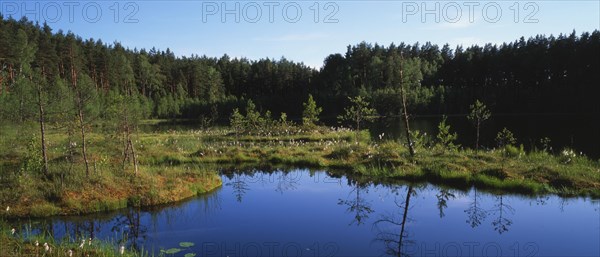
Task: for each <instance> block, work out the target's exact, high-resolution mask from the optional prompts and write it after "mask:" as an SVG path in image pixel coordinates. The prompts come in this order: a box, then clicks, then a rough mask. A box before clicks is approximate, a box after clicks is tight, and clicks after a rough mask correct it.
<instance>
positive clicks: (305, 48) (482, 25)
mask: <svg viewBox="0 0 600 257" xmlns="http://www.w3.org/2000/svg"><path fill="white" fill-rule="evenodd" d="M236 6H237V7H236ZM0 8H1V9H0V12H2V13H3V14H4V16H8V15H12V16H13V17H14V18H18V17H21V16H27V17H28V18H30V19H32V20H41V21H44V20H46V21H47V22H48V24H49V25H50V26H51V27H53V28H54V29H55V31H56V30H58V29H62V30H64V31H69V30H70V31H73V32H74V33H75V34H78V35H80V36H82V37H83V38H95V39H98V38H100V39H102V40H103V41H104V42H114V41H119V42H121V43H122V44H123V45H125V46H126V47H129V48H134V47H137V48H138V49H139V48H146V49H149V48H151V47H153V46H155V47H157V48H159V49H162V50H164V49H166V48H167V47H169V48H170V49H171V50H172V51H174V52H175V54H176V55H178V56H182V55H185V56H189V55H191V54H198V55H207V56H216V57H220V56H222V55H223V54H225V53H227V54H229V55H230V56H232V57H247V58H250V59H259V58H265V57H269V58H275V59H279V58H280V57H282V56H285V57H286V58H288V59H290V60H294V61H298V62H304V63H305V64H307V65H309V66H312V67H316V68H319V67H320V66H321V65H322V62H323V59H324V58H325V57H326V56H327V55H328V54H331V53H344V52H345V51H346V46H348V45H351V44H352V45H353V44H357V43H359V42H361V41H366V42H369V43H379V44H383V45H386V46H387V45H389V44H390V43H392V42H394V43H396V44H397V43H399V42H407V43H410V44H412V43H414V42H417V41H418V42H421V43H424V42H427V41H430V42H432V43H436V44H439V45H442V44H444V43H450V44H451V45H452V46H455V45H458V44H460V45H463V46H468V45H471V44H484V43H487V42H490V43H501V42H506V41H513V40H515V39H518V38H519V37H521V36H525V37H526V38H527V37H529V36H534V35H536V34H547V35H548V34H554V35H557V34H559V33H570V32H571V31H573V29H575V30H576V31H577V33H578V34H579V33H580V32H583V31H593V30H595V29H599V27H600V1H597V0H592V1H468V2H458V1H456V2H454V1H314V0H313V1H275V0H272V1H193V0H187V1H160V0H158V1H130V2H127V1H114V0H113V1H110V0H108V1H107V0H102V1H73V0H71V1H22V0H0ZM116 10H119V11H118V12H117V11H116ZM316 10H319V11H318V12H317V11H316ZM299 12H301V14H300V15H298V13H299ZM259 13H260V15H258V14H259ZM499 13H500V14H499ZM236 16H237V19H239V20H238V21H236ZM436 16H437V17H436ZM436 18H437V19H438V20H437V21H436ZM223 19H224V20H223Z"/></svg>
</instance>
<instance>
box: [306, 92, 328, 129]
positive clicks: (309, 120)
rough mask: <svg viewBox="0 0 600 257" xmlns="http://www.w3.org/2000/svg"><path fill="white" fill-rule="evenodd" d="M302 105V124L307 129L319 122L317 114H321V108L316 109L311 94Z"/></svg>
mask: <svg viewBox="0 0 600 257" xmlns="http://www.w3.org/2000/svg"><path fill="white" fill-rule="evenodd" d="M302 105H303V106H304V111H303V112H302V124H303V125H304V126H307V127H312V126H314V125H315V124H316V123H317V122H319V114H321V112H322V111H323V108H321V107H317V103H316V102H315V100H314V99H313V96H312V95H311V94H309V95H308V100H307V102H306V103H303V104H302Z"/></svg>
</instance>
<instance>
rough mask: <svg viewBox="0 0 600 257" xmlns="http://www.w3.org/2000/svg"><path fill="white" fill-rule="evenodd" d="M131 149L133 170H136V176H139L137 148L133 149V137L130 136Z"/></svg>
mask: <svg viewBox="0 0 600 257" xmlns="http://www.w3.org/2000/svg"><path fill="white" fill-rule="evenodd" d="M129 149H131V157H132V160H133V169H134V173H133V174H134V175H135V176H137V174H138V163H137V158H136V157H135V148H134V147H133V143H132V142H131V135H130V136H129Z"/></svg>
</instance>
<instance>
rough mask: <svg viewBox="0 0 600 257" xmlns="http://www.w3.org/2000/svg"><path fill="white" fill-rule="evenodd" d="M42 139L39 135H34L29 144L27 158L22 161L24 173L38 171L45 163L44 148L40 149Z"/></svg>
mask: <svg viewBox="0 0 600 257" xmlns="http://www.w3.org/2000/svg"><path fill="white" fill-rule="evenodd" d="M40 148H41V147H40V140H39V139H38V138H37V136H35V135H34V136H32V137H31V139H30V140H29V143H28V144H27V151H26V152H25V158H24V159H23V161H22V162H21V163H22V164H21V172H22V173H38V172H40V171H41V170H42V167H43V165H44V163H43V159H42V150H41V149H40Z"/></svg>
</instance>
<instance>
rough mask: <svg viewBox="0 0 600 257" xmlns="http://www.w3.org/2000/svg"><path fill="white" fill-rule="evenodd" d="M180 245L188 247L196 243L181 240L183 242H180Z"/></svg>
mask: <svg viewBox="0 0 600 257" xmlns="http://www.w3.org/2000/svg"><path fill="white" fill-rule="evenodd" d="M179 246H181V247H185V248H188V247H192V246H194V243H192V242H181V243H179Z"/></svg>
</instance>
